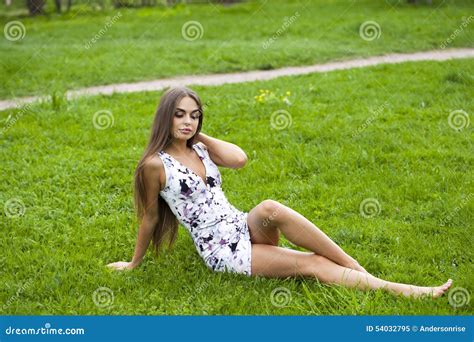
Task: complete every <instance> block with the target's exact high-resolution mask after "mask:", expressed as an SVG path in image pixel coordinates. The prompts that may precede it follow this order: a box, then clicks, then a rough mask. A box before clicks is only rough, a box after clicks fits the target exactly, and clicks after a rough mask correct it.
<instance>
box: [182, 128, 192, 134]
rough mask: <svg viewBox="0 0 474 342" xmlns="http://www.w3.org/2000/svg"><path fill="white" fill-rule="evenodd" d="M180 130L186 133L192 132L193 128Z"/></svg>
mask: <svg viewBox="0 0 474 342" xmlns="http://www.w3.org/2000/svg"><path fill="white" fill-rule="evenodd" d="M180 131H181V132H182V133H184V134H189V133H191V130H190V129H180Z"/></svg>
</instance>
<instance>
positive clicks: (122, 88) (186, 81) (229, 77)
mask: <svg viewBox="0 0 474 342" xmlns="http://www.w3.org/2000/svg"><path fill="white" fill-rule="evenodd" d="M473 57H474V49H448V50H434V51H426V52H415V53H404V54H389V55H384V56H374V57H368V58H358V59H353V60H344V61H339V62H329V63H324V64H315V65H310V66H299V67H288V68H281V69H275V70H263V71H262V70H257V71H247V72H239V73H232V74H212V75H195V76H179V77H173V78H167V79H159V80H154V81H145V82H136V83H120V84H110V85H104V86H96V87H90V88H82V89H78V90H69V91H67V92H66V97H67V98H68V99H74V98H77V97H81V96H89V95H98V94H105V95H110V94H113V93H133V92H140V91H157V90H161V89H163V88H166V87H173V86H178V85H187V86H192V85H221V84H225V83H242V82H251V81H260V80H270V79H272V78H276V77H281V76H293V75H303V74H310V73H321V72H328V71H334V70H342V69H350V68H362V67H367V66H373V65H379V64H394V63H403V62H412V61H445V60H448V59H453V58H473ZM48 98H49V97H48V96H46V97H44V96H43V97H42V96H33V97H23V98H17V99H13V100H4V101H0V110H5V109H9V108H15V107H20V106H22V105H25V104H27V103H31V102H35V101H38V100H41V99H43V100H47V99H48Z"/></svg>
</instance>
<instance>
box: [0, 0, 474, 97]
mask: <svg viewBox="0 0 474 342" xmlns="http://www.w3.org/2000/svg"><path fill="white" fill-rule="evenodd" d="M473 9H474V5H473V3H472V1H469V0H456V1H434V4H433V5H432V6H413V5H408V4H406V1H373V0H365V1H329V0H324V1H323V0H321V1H318V2H310V1H291V2H289V3H288V2H287V1H282V0H281V1H256V2H246V3H242V4H238V5H234V6H229V7H224V6H220V5H211V4H209V5H179V6H176V7H172V8H162V7H157V8H143V9H120V13H121V15H122V16H121V17H120V18H119V19H118V20H117V21H116V22H115V24H113V25H112V26H111V27H110V28H108V30H107V31H106V32H105V33H104V34H103V35H102V36H101V37H100V39H99V40H98V41H97V42H96V43H95V44H92V46H91V48H90V49H86V48H85V45H86V44H87V43H88V42H89V41H90V40H91V39H92V38H93V37H94V36H95V35H96V34H98V33H99V31H100V30H101V29H104V28H105V25H106V22H107V18H109V19H111V18H113V17H114V16H115V15H116V14H117V13H118V12H119V11H118V10H110V9H109V10H106V11H93V10H91V7H90V6H77V7H75V8H74V10H73V11H72V12H71V13H69V14H63V15H61V16H59V15H57V14H50V15H49V16H47V17H37V18H29V17H24V16H20V17H17V16H10V15H7V14H5V13H4V14H3V16H1V17H0V24H1V25H2V27H4V26H5V25H6V24H7V23H8V22H10V21H12V20H20V21H21V22H22V23H23V24H24V26H25V28H26V35H25V37H24V38H23V39H22V40H19V41H15V42H12V41H8V40H7V39H1V40H0V49H1V50H2V60H1V63H0V77H1V79H2V86H1V87H0V98H11V97H14V96H24V95H30V94H41V95H49V94H51V92H53V91H64V90H66V89H75V88H80V87H84V86H92V85H98V84H110V83H116V82H132V81H141V80H150V79H156V78H162V77H171V76H175V75H184V74H206V73H222V72H237V71H243V70H255V69H273V68H279V67H282V66H289V65H307V64H313V63H318V62H325V61H329V60H335V59H347V58H354V57H358V56H370V55H379V54H383V53H389V52H410V51H421V50H431V49H439V48H440V46H441V44H443V42H445V41H446V39H448V38H449V37H450V36H451V34H453V33H454V32H455V30H456V29H460V26H461V25H462V23H463V20H464V19H465V18H467V17H469V15H470V14H471V13H472V12H473ZM296 13H298V14H299V17H297V18H296V20H295V21H294V22H293V23H292V24H291V25H289V27H288V28H287V29H286V30H283V31H284V32H282V34H281V35H279V36H278V37H277V39H276V40H275V42H274V43H273V44H271V45H270V46H269V47H268V48H267V49H264V48H263V44H264V43H265V42H267V41H268V39H270V38H271V37H272V36H273V35H274V34H276V32H277V31H278V30H279V29H281V28H282V27H283V22H284V20H285V18H287V19H288V20H290V18H291V17H292V16H295V15H296ZM463 18H464V19H463ZM192 20H193V21H198V22H199V23H201V25H202V27H203V36H202V38H201V39H198V40H195V41H186V40H185V39H183V37H182V34H181V29H182V26H183V24H184V23H186V22H188V21H192ZM366 21H376V22H377V23H378V24H379V25H380V27H381V32H382V33H381V36H380V38H379V39H376V40H373V41H366V40H363V39H362V38H361V37H360V36H359V27H360V26H361V24H362V23H364V22H366ZM472 27H473V25H472V23H471V24H470V25H467V26H466V27H465V28H464V29H463V30H462V32H461V33H460V34H459V35H457V36H456V38H455V39H454V40H453V41H452V43H451V44H448V48H455V47H472V46H473V29H472Z"/></svg>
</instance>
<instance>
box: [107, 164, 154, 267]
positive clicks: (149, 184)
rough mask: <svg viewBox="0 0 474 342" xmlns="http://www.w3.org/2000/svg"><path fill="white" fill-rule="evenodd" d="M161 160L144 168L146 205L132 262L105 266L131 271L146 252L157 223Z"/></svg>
mask: <svg viewBox="0 0 474 342" xmlns="http://www.w3.org/2000/svg"><path fill="white" fill-rule="evenodd" d="M162 167H163V165H162V162H161V160H157V159H153V160H150V161H149V162H148V163H147V164H146V165H145V168H144V181H145V189H146V193H147V201H146V202H147V204H146V208H145V213H144V215H143V219H142V223H141V225H140V228H139V229H138V237H137V241H136V244H135V253H134V255H133V258H132V261H131V262H127V261H118V262H114V263H111V264H108V265H107V266H108V267H110V268H113V269H116V270H123V269H133V268H135V267H137V266H138V265H140V263H141V262H142V259H143V256H144V255H145V254H146V250H147V249H148V246H149V245H150V241H151V239H152V236H153V230H154V227H155V225H156V223H157V222H158V194H159V192H160V189H161V182H160V168H162Z"/></svg>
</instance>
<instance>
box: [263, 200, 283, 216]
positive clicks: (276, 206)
mask: <svg viewBox="0 0 474 342" xmlns="http://www.w3.org/2000/svg"><path fill="white" fill-rule="evenodd" d="M281 208H282V205H281V204H280V203H278V202H277V201H274V200H271V199H266V200H264V201H262V202H261V203H260V204H259V209H260V211H261V214H262V216H263V217H265V218H266V219H268V220H270V221H272V220H274V219H275V218H276V217H277V216H278V213H279V211H280V210H281Z"/></svg>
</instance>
